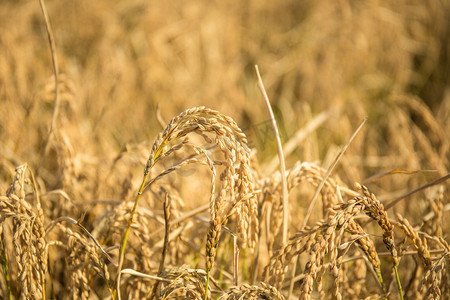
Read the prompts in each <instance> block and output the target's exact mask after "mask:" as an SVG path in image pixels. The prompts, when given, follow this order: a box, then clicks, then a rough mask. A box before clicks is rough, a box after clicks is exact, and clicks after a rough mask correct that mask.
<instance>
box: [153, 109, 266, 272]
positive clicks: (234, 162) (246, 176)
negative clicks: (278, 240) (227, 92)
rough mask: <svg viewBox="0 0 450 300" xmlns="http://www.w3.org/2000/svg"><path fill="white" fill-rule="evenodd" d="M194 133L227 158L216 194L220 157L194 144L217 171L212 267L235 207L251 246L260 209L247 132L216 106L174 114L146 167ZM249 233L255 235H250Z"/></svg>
mask: <svg viewBox="0 0 450 300" xmlns="http://www.w3.org/2000/svg"><path fill="white" fill-rule="evenodd" d="M191 133H197V134H199V135H201V136H203V137H204V138H205V140H206V141H210V142H211V143H212V144H214V145H215V146H216V147H217V148H218V149H219V150H220V152H221V154H222V156H223V161H224V163H222V164H223V165H224V168H225V169H224V171H223V172H222V173H221V175H220V180H221V186H220V189H219V191H218V193H217V195H215V194H214V192H215V188H214V184H215V182H214V177H215V176H216V174H215V170H216V169H215V165H216V163H215V162H216V159H215V158H214V157H213V156H212V154H211V153H210V151H207V150H206V149H203V148H200V147H196V146H193V149H194V151H196V153H197V154H199V155H202V156H204V157H205V158H206V162H207V164H208V165H209V166H210V168H211V171H212V173H213V180H212V182H211V185H212V188H211V198H210V215H211V219H210V230H209V233H208V239H207V249H206V253H207V258H208V259H207V269H211V267H212V265H213V263H214V257H215V253H216V250H215V249H216V247H217V242H218V239H219V236H220V232H221V228H222V226H223V224H224V223H225V222H226V220H227V218H228V216H229V214H230V213H231V212H232V211H234V212H236V214H237V216H238V220H239V230H240V232H241V234H242V238H243V240H244V241H246V242H248V244H249V246H250V248H251V249H253V248H254V247H255V244H256V238H257V234H258V233H257V231H258V210H257V200H256V197H255V195H254V188H253V179H252V173H251V170H250V149H249V147H248V145H247V143H248V142H247V138H246V136H245V134H244V133H243V132H242V130H241V129H240V128H239V127H238V126H237V124H236V122H234V120H233V119H231V118H230V117H228V116H225V115H223V114H221V113H219V112H218V111H215V110H212V109H208V108H205V107H195V108H191V109H188V110H186V111H184V112H182V113H181V114H179V115H178V116H177V117H175V118H173V119H172V120H171V121H170V122H169V124H168V125H167V127H166V128H165V130H164V131H163V132H162V133H160V134H159V136H158V137H157V139H156V140H155V142H154V144H153V147H152V150H151V153H150V156H149V159H148V162H147V166H146V168H147V169H151V168H152V167H153V166H154V165H155V163H156V162H158V161H159V160H160V159H162V158H164V157H166V156H168V155H170V154H171V153H172V152H174V151H176V150H177V149H178V148H180V147H182V146H185V145H184V144H183V145H181V144H177V145H176V146H175V147H170V146H169V145H170V144H171V143H173V142H175V141H177V140H179V139H181V138H184V137H185V136H186V135H188V134H191ZM168 170H169V169H168ZM169 171H170V170H169ZM167 173H168V172H167ZM162 174H164V172H163V173H162ZM249 235H251V236H250V237H249V238H247V237H248V236H249Z"/></svg>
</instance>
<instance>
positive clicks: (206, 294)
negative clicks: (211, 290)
mask: <svg viewBox="0 0 450 300" xmlns="http://www.w3.org/2000/svg"><path fill="white" fill-rule="evenodd" d="M210 271H211V270H209V269H206V286H205V300H208V287H209V275H210Z"/></svg>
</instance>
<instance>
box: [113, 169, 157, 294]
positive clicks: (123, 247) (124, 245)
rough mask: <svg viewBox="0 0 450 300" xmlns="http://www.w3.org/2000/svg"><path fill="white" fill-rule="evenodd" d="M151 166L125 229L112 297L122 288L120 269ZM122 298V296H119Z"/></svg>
mask: <svg viewBox="0 0 450 300" xmlns="http://www.w3.org/2000/svg"><path fill="white" fill-rule="evenodd" d="M150 168H151V167H146V168H145V171H144V178H143V179H142V183H141V186H140V188H139V192H138V193H137V196H136V200H134V205H133V209H132V210H131V214H130V218H129V219H128V224H127V229H126V231H125V235H124V237H123V242H122V247H121V249H120V256H119V267H118V268H117V283H116V284H117V285H116V289H115V290H114V292H113V295H112V299H113V300H114V299H115V298H116V297H115V296H116V293H117V292H118V291H119V289H120V274H121V273H120V271H121V270H122V266H123V261H124V258H125V248H126V246H127V241H128V236H129V234H130V229H131V224H132V223H133V217H134V213H135V212H136V208H137V204H138V202H139V199H140V198H141V195H142V192H143V191H144V187H145V183H146V182H147V178H148V175H149V174H150ZM119 299H120V296H119Z"/></svg>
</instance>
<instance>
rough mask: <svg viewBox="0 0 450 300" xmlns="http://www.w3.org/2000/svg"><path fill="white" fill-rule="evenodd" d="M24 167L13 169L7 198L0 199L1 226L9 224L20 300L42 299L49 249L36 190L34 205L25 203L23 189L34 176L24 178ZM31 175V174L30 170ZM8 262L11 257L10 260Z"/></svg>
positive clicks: (43, 296) (25, 168) (25, 166)
mask: <svg viewBox="0 0 450 300" xmlns="http://www.w3.org/2000/svg"><path fill="white" fill-rule="evenodd" d="M27 171H28V166H27V164H24V165H22V166H19V167H17V168H16V174H15V176H14V180H13V183H12V185H11V186H10V188H9V189H8V190H7V192H6V197H0V225H2V226H3V223H4V221H5V220H6V219H11V221H12V229H11V230H12V234H13V238H12V242H13V248H14V261H15V263H16V265H17V274H16V275H17V277H16V278H17V281H18V282H19V283H20V284H19V286H20V288H21V289H20V298H21V299H43V298H44V299H45V291H46V290H45V277H46V274H47V258H48V248H47V242H46V235H45V228H44V215H43V211H42V209H41V205H40V201H39V196H38V195H37V191H36V190H35V193H36V194H35V195H34V198H35V199H36V204H35V205H34V206H33V205H32V204H31V203H29V202H27V200H26V197H25V196H26V188H27V186H28V187H29V185H30V183H31V181H33V183H34V177H33V175H31V177H32V178H30V177H29V176H27V174H26V172H27ZM30 174H31V171H30ZM9 259H11V257H10V258H9Z"/></svg>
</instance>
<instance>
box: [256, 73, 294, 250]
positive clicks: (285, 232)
mask: <svg viewBox="0 0 450 300" xmlns="http://www.w3.org/2000/svg"><path fill="white" fill-rule="evenodd" d="M255 70H256V75H257V76H258V87H259V89H260V91H261V93H262V95H263V98H264V103H265V104H266V108H267V111H268V113H269V116H270V122H271V124H272V130H273V135H274V136H275V142H276V144H277V152H278V159H279V161H280V173H281V182H282V185H283V237H282V241H283V244H286V241H287V237H288V234H289V233H288V231H289V228H288V214H289V206H288V205H289V199H288V188H287V181H286V164H285V162H284V154H283V146H282V145H281V139H280V133H279V132H278V126H277V121H276V120H275V116H274V115H273V111H272V107H271V106H270V101H269V96H267V92H266V89H265V88H264V83H263V81H262V78H261V74H260V73H259V68H258V65H255Z"/></svg>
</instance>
